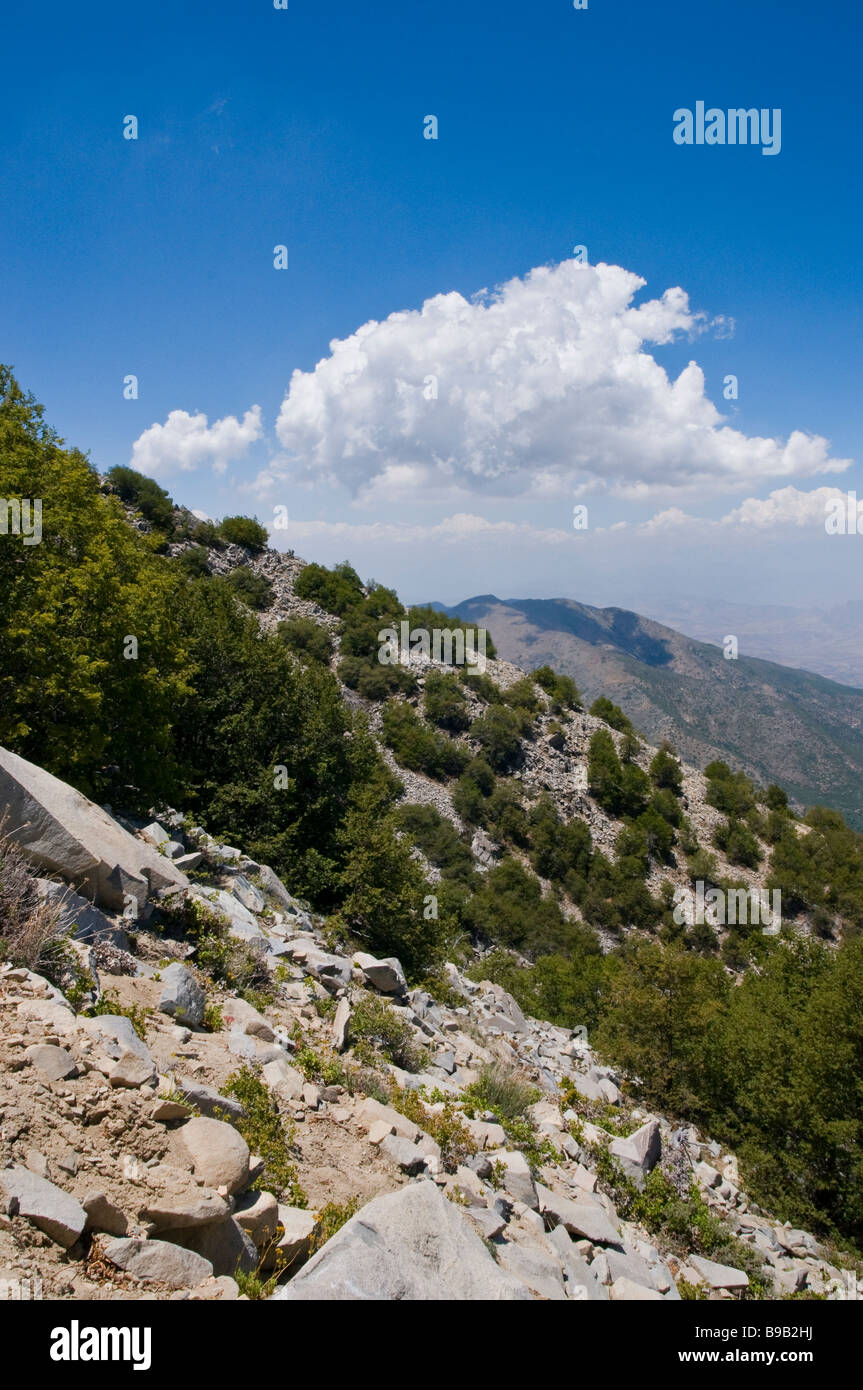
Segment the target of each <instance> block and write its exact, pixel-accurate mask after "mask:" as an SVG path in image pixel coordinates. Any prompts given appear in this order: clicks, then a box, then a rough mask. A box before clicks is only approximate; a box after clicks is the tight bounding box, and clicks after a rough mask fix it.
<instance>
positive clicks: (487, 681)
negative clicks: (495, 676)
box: [458, 666, 503, 705]
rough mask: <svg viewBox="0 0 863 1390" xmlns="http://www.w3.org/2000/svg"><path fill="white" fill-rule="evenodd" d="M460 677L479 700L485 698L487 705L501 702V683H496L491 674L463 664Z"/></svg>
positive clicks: (459, 673)
mask: <svg viewBox="0 0 863 1390" xmlns="http://www.w3.org/2000/svg"><path fill="white" fill-rule="evenodd" d="M458 678H459V680H460V681H461V682H462V683H463V684H464V686H465V688H466V689H467V690H469V691H471V692H472V693H473V694H474V695H476V697H477V699H478V700H483V701H484V702H485V704H487V705H499V704H501V702H502V700H503V691H502V690H501V688H500V686H499V685H496V684H495V682H494V681H493V680H492V678H491V676H487V675H485V674H484V673H483V672H480V671H473V670H470V669H469V668H468V667H467V666H462V667H461V669H460V670H459V672H458Z"/></svg>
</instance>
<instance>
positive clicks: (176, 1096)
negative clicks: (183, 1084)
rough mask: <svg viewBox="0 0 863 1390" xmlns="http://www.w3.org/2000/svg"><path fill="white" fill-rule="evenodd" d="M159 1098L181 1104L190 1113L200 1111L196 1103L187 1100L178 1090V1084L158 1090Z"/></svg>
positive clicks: (193, 1113) (195, 1113)
mask: <svg viewBox="0 0 863 1390" xmlns="http://www.w3.org/2000/svg"><path fill="white" fill-rule="evenodd" d="M159 1100H168V1101H171V1103H172V1104H173V1105H182V1106H183V1108H184V1109H185V1110H186V1111H187V1112H188V1113H189V1114H190V1115H199V1114H200V1113H201V1112H200V1110H199V1109H198V1107H197V1105H194V1104H193V1103H192V1101H190V1100H189V1098H188V1097H187V1096H186V1095H185V1094H184V1093H183V1092H182V1091H181V1090H180V1088H179V1086H168V1087H166V1088H165V1090H163V1091H160V1092H159Z"/></svg>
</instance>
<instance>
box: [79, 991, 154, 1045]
mask: <svg viewBox="0 0 863 1390" xmlns="http://www.w3.org/2000/svg"><path fill="white" fill-rule="evenodd" d="M151 1013H152V1009H145V1008H144V1007H143V1006H142V1005H140V1004H121V1002H120V999H119V997H118V995H117V993H116V991H115V990H112V989H106V990H105V992H104V994H103V995H102V997H101V998H100V999H98V1000H97V1001H96V1003H95V1004H93V1005H92V1007H91V1008H89V1009H85V1010H84V1014H85V1016H86V1017H87V1018H99V1016H100V1015H102V1014H119V1015H120V1016H121V1017H122V1018H128V1020H129V1022H130V1023H131V1025H132V1027H133V1028H134V1030H135V1032H136V1033H137V1034H138V1037H139V1038H140V1039H141V1041H142V1042H146V1041H147V1016H148V1014H151Z"/></svg>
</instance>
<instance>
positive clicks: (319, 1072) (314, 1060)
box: [294, 1045, 345, 1086]
mask: <svg viewBox="0 0 863 1390" xmlns="http://www.w3.org/2000/svg"><path fill="white" fill-rule="evenodd" d="M294 1062H295V1063H296V1065H297V1067H298V1068H299V1070H300V1071H301V1072H302V1073H303V1076H304V1077H305V1078H306V1080H307V1081H313V1082H315V1084H316V1085H319V1086H343V1085H344V1084H345V1071H344V1067H343V1066H342V1063H341V1062H340V1061H339V1059H338V1058H337V1057H336V1056H335V1054H333V1053H331V1054H330V1055H329V1056H328V1057H324V1056H322V1055H321V1054H320V1053H319V1052H316V1051H315V1049H314V1048H313V1047H309V1046H308V1045H307V1046H305V1047H301V1048H300V1050H299V1052H297V1054H296V1056H295V1057H294Z"/></svg>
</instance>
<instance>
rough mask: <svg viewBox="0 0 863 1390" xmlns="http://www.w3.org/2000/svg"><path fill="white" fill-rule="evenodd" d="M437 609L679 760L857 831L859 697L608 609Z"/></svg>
mask: <svg viewBox="0 0 863 1390" xmlns="http://www.w3.org/2000/svg"><path fill="white" fill-rule="evenodd" d="M446 611H447V612H448V613H451V614H453V615H454V616H457V617H460V618H461V619H463V620H464V621H467V622H471V623H475V624H477V625H481V626H487V627H488V628H489V630H490V631H491V632H492V633H493V635H494V639H495V642H496V644H497V648H498V651H499V653H500V655H501V656H502V657H503V658H504V659H505V660H508V661H512V662H515V663H517V664H518V665H520V666H524V667H527V668H528V669H531V668H535V667H537V666H540V665H543V664H544V663H546V662H548V663H549V664H551V665H552V666H554V667H555V669H557V670H559V671H563V672H565V673H566V674H567V675H570V676H572V677H573V679H574V680H575V681H576V682H577V684H578V686H579V689H580V691H581V692H582V696H583V698H584V699H585V701H586V703H587V704H590V703H591V702H592V701H593V700H594V699H596V697H597V696H599V695H607V696H609V698H611V699H612V700H614V701H615V702H616V703H617V704H619V705H621V706H622V708H623V709H624V710H625V711H626V713H627V714H628V715H629V716H630V718H631V719H632V720H633V722H634V724H635V725H636V727H637V728H639V729H640V730H642V732H643V733H644V734H645V735H646V736H647V737H648V738H649V739H650V740H651V742H658V741H659V740H660V739H662V738H665V737H667V738H670V739H671V740H672V742H673V743H674V744H675V746H676V748H677V750H678V752H679V753H680V755H681V756H682V757H683V758H684V759H686V761H687V762H692V763H695V764H696V765H701V766H704V764H705V763H707V762H709V761H711V759H714V758H722V759H724V760H726V761H729V762H731V763H732V764H733V765H735V766H737V767H739V768H742V769H743V770H744V771H746V772H747V773H748V774H749V775H750V776H753V777H755V778H756V779H757V780H758V781H760V782H762V783H769V782H773V781H776V782H780V783H781V784H782V785H783V786H784V787H785V788H786V790H787V791H788V792H789V794H790V795H791V796H793V797H794V798H796V799H797V800H798V801H800V802H802V803H804V804H808V805H811V804H813V803H816V802H817V803H825V804H827V805H830V806H834V807H836V809H838V810H840V811H842V813H843V815H844V816H845V817H846V818H847V819H848V821H849V822H850V823H851V824H853V825H855V826H857V827H861V826H863V794H861V791H860V779H861V776H863V691H860V690H856V689H853V688H851V687H846V686H842V685H838V684H836V683H835V682H833V681H829V680H826V679H824V678H823V677H822V676H816V675H814V674H812V673H811V672H808V671H801V670H794V669H792V668H790V667H786V666H779V665H777V664H776V663H774V662H771V661H761V660H758V659H757V658H754V657H748V656H740V657H739V658H738V659H737V660H733V661H730V660H726V659H725V657H724V656H723V653H722V650H721V648H719V647H715V646H712V645H710V644H708V643H706V642H698V641H695V640H694V639H693V638H689V637H684V636H683V635H682V634H681V633H679V632H675V631H674V630H673V629H672V628H668V627H664V626H663V625H662V624H660V623H656V622H653V621H652V620H650V619H648V618H642V617H640V616H639V615H638V614H636V613H630V612H627V611H625V610H623V609H619V608H591V607H589V606H588V605H587V604H581V603H576V602H575V601H574V600H571V599H507V600H501V599H498V598H496V597H495V596H494V595H493V594H484V595H481V596H479V597H476V598H472V599H467V600H465V601H464V602H463V603H459V604H456V605H454V606H451V607H448V608H447V609H446Z"/></svg>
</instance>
